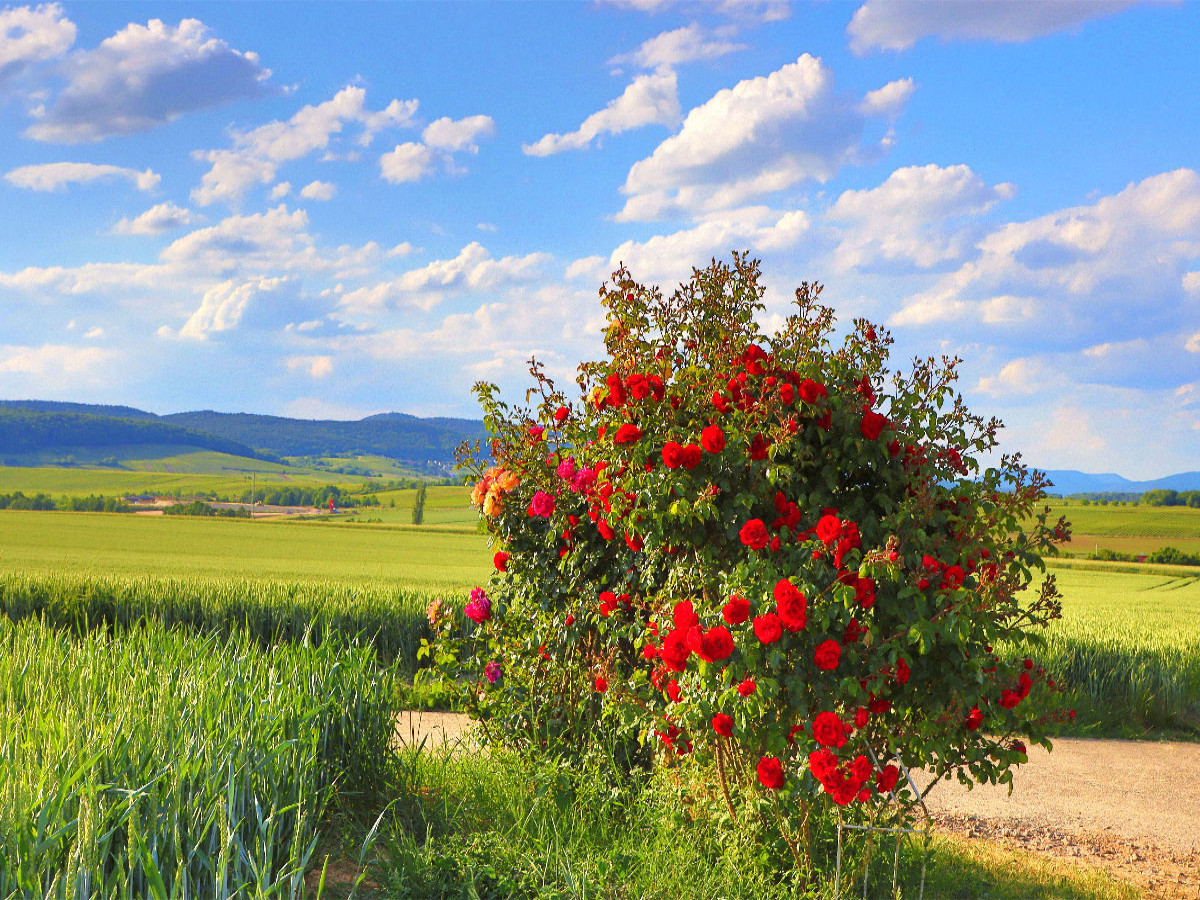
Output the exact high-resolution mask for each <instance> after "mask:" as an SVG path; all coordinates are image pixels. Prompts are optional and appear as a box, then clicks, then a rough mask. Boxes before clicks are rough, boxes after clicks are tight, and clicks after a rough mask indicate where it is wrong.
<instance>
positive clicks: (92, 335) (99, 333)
mask: <svg viewBox="0 0 1200 900" xmlns="http://www.w3.org/2000/svg"><path fill="white" fill-rule="evenodd" d="M83 336H84V337H85V338H88V339H89V340H99V339H100V338H102V337H104V329H103V328H101V327H100V326H99V325H94V326H92V327H91V328H89V329H88V330H87V332H86V333H85V334H84V335H83Z"/></svg>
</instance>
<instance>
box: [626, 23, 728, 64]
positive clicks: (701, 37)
mask: <svg viewBox="0 0 1200 900" xmlns="http://www.w3.org/2000/svg"><path fill="white" fill-rule="evenodd" d="M745 49H746V45H745V44H735V43H734V42H733V41H727V40H724V39H723V38H709V37H708V36H706V35H705V33H704V30H703V29H701V28H700V26H699V25H697V24H695V23H692V24H691V25H687V26H685V27H683V28H676V29H675V30H674V31H664V32H663V33H662V34H659V35H656V36H654V37H652V38H650V39H649V40H647V41H643V42H642V45H641V46H640V47H638V48H637V49H636V50H634V51H632V52H630V53H622V54H620V55H618V56H614V57H613V58H612V59H610V60H609V61H608V62H609V65H614V66H620V65H626V64H629V65H634V66H637V67H638V68H642V69H658V68H663V67H666V68H670V67H672V66H678V65H682V64H684V63H689V62H695V61H696V60H702V59H717V58H718V57H721V56H725V55H727V54H729V53H736V52H737V51H739V50H745Z"/></svg>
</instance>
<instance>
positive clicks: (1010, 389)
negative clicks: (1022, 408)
mask: <svg viewBox="0 0 1200 900" xmlns="http://www.w3.org/2000/svg"><path fill="white" fill-rule="evenodd" d="M1066 384H1067V381H1066V378H1065V377H1064V374H1063V372H1062V370H1061V369H1060V368H1059V367H1058V366H1055V365H1053V364H1052V363H1049V362H1047V361H1045V360H1041V359H1034V358H1031V357H1021V358H1018V359H1014V360H1011V361H1009V362H1007V363H1005V364H1004V365H1003V366H1001V367H1000V370H999V371H998V372H997V373H996V374H995V375H987V376H984V377H982V378H980V379H979V383H978V384H977V385H976V386H975V390H977V391H979V392H980V393H983V394H987V395H988V396H989V397H1011V396H1013V395H1020V396H1037V395H1041V396H1046V395H1047V394H1048V393H1049V392H1053V391H1058V390H1061V389H1063V388H1064V387H1065V386H1066Z"/></svg>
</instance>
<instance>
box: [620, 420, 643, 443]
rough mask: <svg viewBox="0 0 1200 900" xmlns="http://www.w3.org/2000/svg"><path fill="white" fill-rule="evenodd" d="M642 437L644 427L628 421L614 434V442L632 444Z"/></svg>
mask: <svg viewBox="0 0 1200 900" xmlns="http://www.w3.org/2000/svg"><path fill="white" fill-rule="evenodd" d="M641 437H642V429H640V428H638V427H637V426H636V425H633V424H630V423H628V422H626V423H625V424H624V425H622V426H621V427H620V428H618V429H617V433H616V434H615V435H614V436H613V443H614V444H632V443H634V442H636V441H638V440H640V439H641Z"/></svg>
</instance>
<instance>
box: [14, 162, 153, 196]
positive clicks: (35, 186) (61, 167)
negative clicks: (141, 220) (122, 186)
mask: <svg viewBox="0 0 1200 900" xmlns="http://www.w3.org/2000/svg"><path fill="white" fill-rule="evenodd" d="M112 178H124V179H126V180H128V181H129V182H130V183H131V184H133V186H134V187H136V188H137V189H138V190H139V191H152V190H154V189H155V188H156V187H158V183H159V182H160V181H161V180H162V176H160V175H158V174H157V173H155V172H152V171H151V170H150V169H146V170H145V171H144V172H139V171H138V170H137V169H126V168H122V167H121V166H108V165H98V164H96V163H73V162H58V163H41V164H39V165H33V166H20V167H18V168H16V169H13V170H11V171H9V172H6V173H5V175H4V180H5V181H7V182H8V183H9V184H12V185H16V186H17V187H21V188H28V189H29V190H31V191H61V190H64V189H65V188H66V187H67V185H69V184H87V183H88V182H92V181H102V180H107V179H112Z"/></svg>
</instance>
